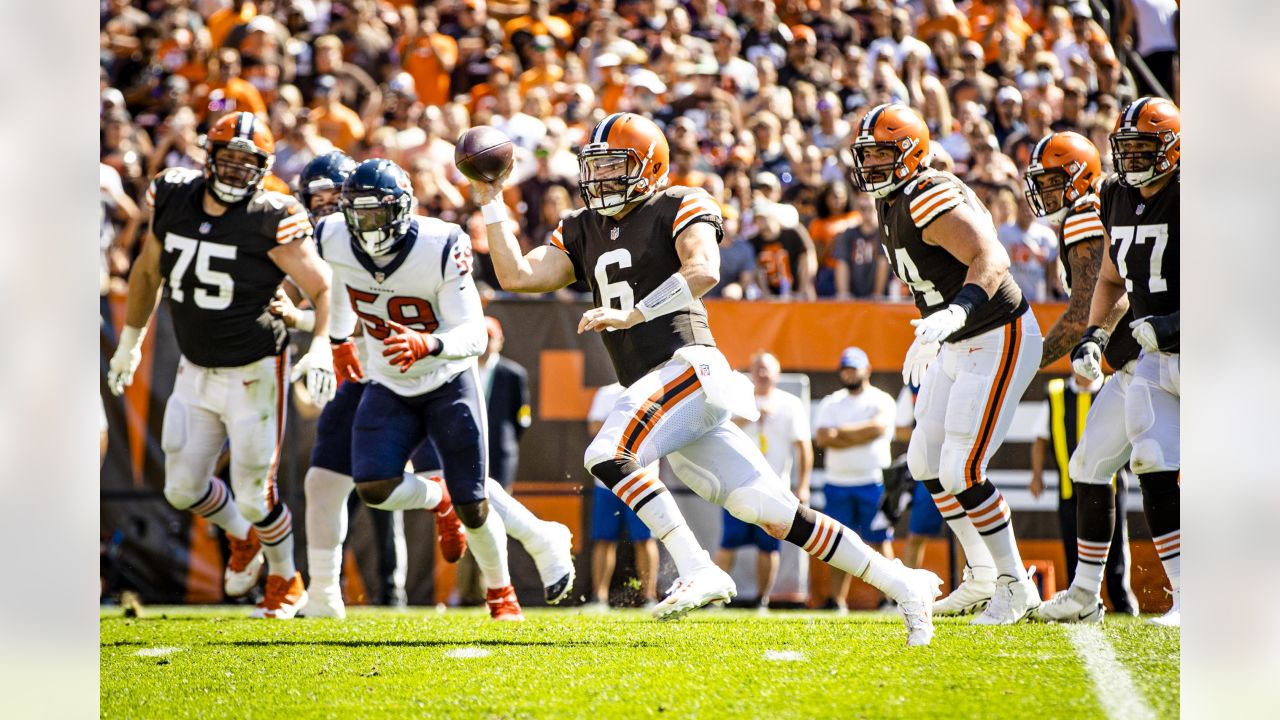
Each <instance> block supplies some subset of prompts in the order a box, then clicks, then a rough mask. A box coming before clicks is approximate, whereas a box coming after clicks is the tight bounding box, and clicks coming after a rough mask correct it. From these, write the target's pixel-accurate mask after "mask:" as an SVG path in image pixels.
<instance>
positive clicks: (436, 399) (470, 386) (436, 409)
mask: <svg viewBox="0 0 1280 720" xmlns="http://www.w3.org/2000/svg"><path fill="white" fill-rule="evenodd" d="M486 413H487V411H486V410H485V403H484V395H482V394H481V391H480V381H479V373H478V371H477V370H476V369H475V367H474V366H472V367H471V368H469V369H467V370H464V371H462V372H461V373H458V375H457V376H455V377H454V378H453V379H452V380H450V381H449V382H447V383H445V384H444V385H442V386H441V387H439V388H437V389H436V390H433V391H431V392H430V393H428V394H427V397H426V402H425V403H424V405H423V407H422V414H421V419H422V422H423V424H424V425H425V427H426V435H427V438H428V439H429V440H430V441H431V444H432V445H433V446H434V447H435V449H436V451H437V452H438V453H439V459H440V466H441V469H443V470H444V481H445V484H446V485H448V487H449V495H450V496H451V497H452V498H453V502H454V504H456V505H469V504H472V503H476V502H479V501H481V500H484V499H485V498H486V497H487V495H486V494H485V487H484V484H485V479H486V478H487V477H488V476H489V475H488V472H489V468H488V463H489V454H488V440H487V438H488V437H489V428H488V426H487V415H486Z"/></svg>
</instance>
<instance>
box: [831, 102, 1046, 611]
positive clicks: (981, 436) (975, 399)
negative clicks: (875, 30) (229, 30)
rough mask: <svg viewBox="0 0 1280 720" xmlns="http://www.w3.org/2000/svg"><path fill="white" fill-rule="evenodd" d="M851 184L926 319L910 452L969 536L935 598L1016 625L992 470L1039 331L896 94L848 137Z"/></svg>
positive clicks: (1025, 584) (1020, 573) (1003, 508)
mask: <svg viewBox="0 0 1280 720" xmlns="http://www.w3.org/2000/svg"><path fill="white" fill-rule="evenodd" d="M852 154H853V172H852V178H851V179H852V181H853V183H854V186H855V187H856V188H857V189H858V190H860V191H861V192H865V193H868V194H870V195H872V196H873V197H875V198H876V209H877V210H878V213H877V214H878V216H879V217H880V222H881V227H880V231H881V232H880V236H881V241H882V243H883V244H884V248H885V253H886V254H887V255H888V256H889V262H890V264H891V265H892V266H893V269H894V272H895V273H896V274H897V276H898V278H899V279H901V280H902V281H903V282H904V283H906V285H907V286H908V287H910V288H911V294H912V295H913V296H914V298H915V303H916V307H917V308H919V309H920V314H921V316H922V318H921V319H919V320H912V321H911V324H912V325H915V327H916V339H915V342H914V343H913V344H912V345H911V349H910V350H908V352H907V358H906V361H905V363H904V368H903V379H904V380H907V381H908V382H910V383H911V384H913V385H917V384H918V385H919V386H920V394H919V396H918V400H917V401H916V409H915V415H916V427H915V430H914V431H912V433H911V443H910V445H909V446H908V449H907V462H908V465H909V466H910V469H911V474H912V475H913V476H914V477H915V478H916V479H917V480H920V481H922V482H923V483H924V484H925V487H926V488H928V489H929V492H930V494H931V495H932V496H933V499H934V502H935V503H937V505H938V509H939V510H940V511H941V512H942V516H943V517H944V518H946V520H947V524H948V525H949V526H950V527H951V530H952V532H954V533H955V534H956V537H958V538H959V539H960V542H961V544H962V545H963V546H964V551H965V556H966V558H967V560H968V567H966V569H965V580H964V582H963V583H962V584H961V585H960V587H958V588H956V590H955V592H953V593H952V594H951V595H950V596H948V597H947V598H946V599H945V600H943V601H941V602H940V603H938V606H937V608H936V609H937V611H938V612H943V613H965V612H973V611H976V610H978V609H979V608H982V607H983V606H986V609H985V611H984V612H983V613H982V614H981V615H980V616H978V617H977V618H976V619H975V620H974V622H975V623H976V624H980V625H1003V624H1011V623H1016V622H1018V621H1020V620H1022V619H1023V618H1025V617H1027V616H1028V615H1030V614H1031V613H1032V612H1033V611H1034V610H1035V609H1036V607H1038V606H1039V605H1040V596H1039V593H1038V591H1037V590H1036V586H1035V584H1034V583H1033V582H1031V580H1030V578H1029V577H1028V576H1027V571H1026V568H1024V567H1023V565H1022V558H1021V557H1020V556H1019V554H1018V546H1017V544H1016V542H1015V540H1014V537H1013V525H1012V523H1011V517H1010V513H1009V506H1008V504H1007V503H1005V501H1004V498H1003V497H1002V496H1001V494H1000V491H999V490H997V489H996V487H995V485H993V484H992V483H991V482H990V480H988V479H987V476H986V470H987V463H988V461H989V460H990V459H991V456H992V455H993V454H994V453H995V451H996V450H997V449H998V448H999V447H1000V445H1001V443H1002V442H1004V437H1005V435H1006V434H1007V433H1008V431H1009V426H1010V424H1011V423H1012V422H1013V415H1014V411H1015V410H1016V409H1017V407H1018V399H1019V398H1021V397H1022V393H1023V392H1024V391H1025V390H1026V389H1027V385H1028V384H1030V382H1031V378H1032V377H1034V376H1035V373H1036V370H1037V368H1038V367H1039V364H1040V353H1041V350H1040V348H1041V345H1042V343H1043V340H1042V338H1041V336H1040V329H1039V327H1038V326H1037V325H1036V319H1035V316H1034V315H1032V314H1031V311H1030V308H1029V306H1028V305H1027V301H1026V300H1025V299H1024V298H1023V297H1022V292H1021V291H1020V290H1019V289H1018V286H1017V284H1016V283H1014V281H1013V278H1012V277H1011V276H1010V275H1009V255H1008V253H1006V252H1005V250H1004V247H1003V246H1001V245H1000V242H999V241H998V240H997V239H996V233H995V227H994V225H993V224H992V222H991V216H990V215H989V214H988V213H987V210H986V208H985V207H983V205H982V203H981V202H980V201H979V200H978V199H977V198H976V197H975V196H974V194H973V192H972V191H971V190H970V189H969V188H968V187H967V186H966V185H965V184H964V183H963V182H961V180H960V179H959V178H957V177H956V176H954V175H952V174H950V173H945V172H939V171H937V170H934V169H932V168H930V167H928V164H927V162H928V158H929V129H928V127H927V126H926V125H925V123H924V120H922V119H921V118H920V116H919V115H918V114H916V112H915V111H914V110H912V109H911V108H909V107H907V106H905V105H901V104H896V103H894V104H886V105H880V106H877V107H875V108H873V109H871V110H870V111H869V112H868V113H867V114H866V116H865V117H864V118H863V120H862V122H861V123H859V125H858V130H857V134H856V135H855V137H854V142H853V147H852Z"/></svg>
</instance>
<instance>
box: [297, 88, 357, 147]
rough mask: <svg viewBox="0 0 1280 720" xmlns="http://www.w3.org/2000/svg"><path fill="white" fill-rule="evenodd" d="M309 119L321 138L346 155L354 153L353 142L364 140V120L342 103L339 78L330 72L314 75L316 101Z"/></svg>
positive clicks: (354, 144)
mask: <svg viewBox="0 0 1280 720" xmlns="http://www.w3.org/2000/svg"><path fill="white" fill-rule="evenodd" d="M310 119H311V122H314V123H315V124H316V132H317V133H318V134H319V135H320V137H322V138H324V139H325V140H328V141H329V142H331V143H333V146H334V147H336V148H337V149H339V150H341V151H342V152H344V153H346V154H348V155H354V154H355V152H356V143H358V142H359V141H361V140H363V139H364V136H365V127H364V122H362V121H361V120H360V116H359V115H358V114H357V113H356V111H355V110H352V109H351V108H349V107H347V106H346V105H343V104H342V99H341V96H340V94H339V93H338V81H337V80H336V79H334V77H333V76H332V75H321V76H320V77H319V78H316V100H315V104H314V105H313V106H312V108H311V114H310Z"/></svg>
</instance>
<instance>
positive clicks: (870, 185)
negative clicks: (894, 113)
mask: <svg viewBox="0 0 1280 720" xmlns="http://www.w3.org/2000/svg"><path fill="white" fill-rule="evenodd" d="M904 142H905V143H906V144H907V148H905V149H904V148H902V147H899V144H898V143H894V142H891V141H876V140H874V139H871V138H866V139H863V138H859V139H857V140H855V141H854V142H853V148H852V152H853V172H851V173H850V177H849V179H850V181H851V182H852V183H853V186H854V188H856V189H857V190H858V192H864V193H867V194H869V195H871V196H872V197H877V198H881V197H884V196H885V195H888V194H889V193H890V192H892V191H893V190H894V189H895V188H897V187H898V185H900V184H901V183H902V181H903V180H905V178H906V175H907V167H906V163H905V162H904V160H905V158H906V157H907V154H908V153H909V152H910V150H911V148H912V147H913V146H914V142H913V141H904ZM872 148H883V149H888V150H892V151H893V152H894V160H893V162H889V163H885V162H882V163H876V164H874V165H869V164H867V151H869V150H871V149H872Z"/></svg>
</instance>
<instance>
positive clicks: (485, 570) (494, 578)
mask: <svg viewBox="0 0 1280 720" xmlns="http://www.w3.org/2000/svg"><path fill="white" fill-rule="evenodd" d="M462 527H463V531H464V532H466V534H467V547H468V548H470V550H471V554H472V555H473V556H474V557H475V559H476V565H478V566H479V567H480V574H481V575H482V576H483V578H484V586H485V588H487V589H493V588H504V587H506V586H508V585H510V584H511V573H510V572H509V571H508V569H507V530H506V528H505V527H504V526H503V524H502V516H501V515H499V514H498V513H496V512H491V513H489V517H487V518H485V521H484V524H483V525H481V526H480V527H478V528H469V527H467V526H466V525H463V526H462Z"/></svg>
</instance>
